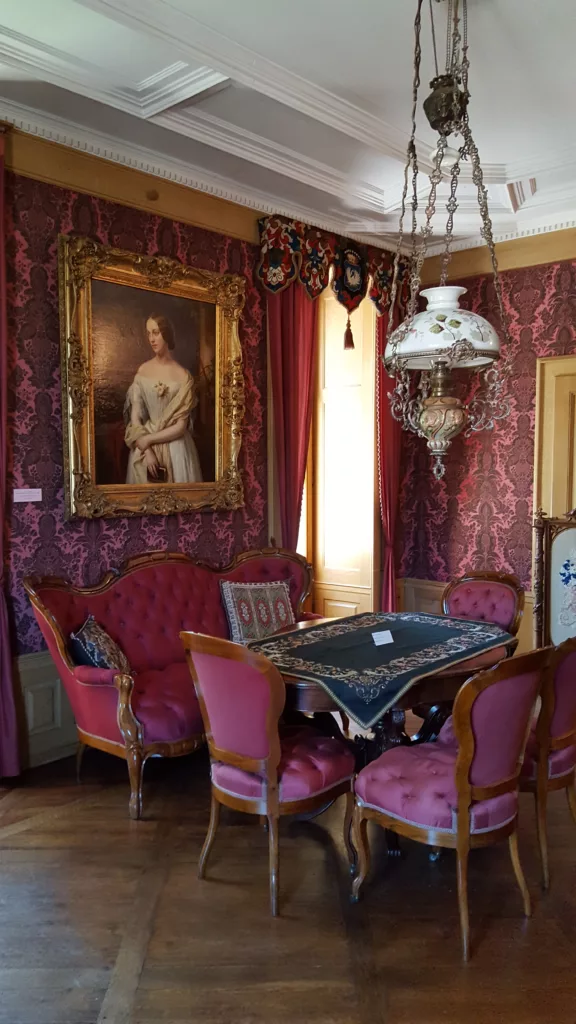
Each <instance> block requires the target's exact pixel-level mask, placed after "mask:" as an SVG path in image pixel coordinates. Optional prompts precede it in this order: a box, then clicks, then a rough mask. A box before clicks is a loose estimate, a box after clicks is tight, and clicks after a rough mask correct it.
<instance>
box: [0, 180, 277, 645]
mask: <svg viewBox="0 0 576 1024" xmlns="http://www.w3.org/2000/svg"><path fill="white" fill-rule="evenodd" d="M7 178H8V182H7V183H8V195H7V209H8V224H7V231H8V304H9V305H8V320H9V349H10V350H9V359H10V383H9V388H10V409H9V432H10V439H9V440H10V456H9V457H10V479H9V489H10V490H11V488H12V487H41V488H42V491H43V500H42V503H41V504H38V505H25V504H16V505H14V506H13V508H12V514H11V518H10V519H9V521H8V523H7V530H8V537H7V542H8V554H9V565H8V586H9V593H10V612H11V616H12V625H13V628H14V633H15V638H16V649H17V651H18V653H20V654H22V653H27V652H32V651H36V650H38V649H40V648H41V647H42V646H43V642H42V639H41V635H40V632H39V630H38V628H37V626H36V623H35V620H34V616H33V614H32V611H31V608H30V606H29V603H28V599H27V597H26V595H25V593H24V591H23V589H22V586H21V579H22V577H23V576H25V575H26V574H27V573H32V572H34V573H42V574H47V573H51V574H54V575H58V576H67V577H68V578H69V579H71V580H73V581H74V582H77V583H94V582H96V581H97V580H98V579H99V578H100V576H101V575H102V573H103V572H104V571H105V570H107V569H108V568H110V567H112V566H117V565H119V564H120V563H121V562H122V561H123V560H124V559H125V558H128V557H129V556H131V555H135V554H138V553H140V552H142V551H146V550H149V549H152V548H165V549H171V550H180V551H184V552H186V553H188V554H191V555H193V556H194V557H198V558H200V559H202V560H204V561H209V562H212V563H213V564H217V565H218V564H219V565H222V564H225V563H226V562H228V561H229V560H230V559H231V558H232V557H233V555H234V554H235V553H237V552H239V551H242V550H246V549H248V548H253V547H259V546H261V545H263V544H265V543H266V539H267V537H266V513H267V509H266V495H267V482H266V335H265V311H264V304H263V300H262V297H261V294H260V292H259V291H258V289H257V288H256V287H255V284H254V276H253V275H254V268H255V266H256V263H257V258H258V255H259V254H258V249H257V247H256V246H253V245H250V244H248V243H245V242H241V241H238V240H236V239H231V238H227V237H225V236H223V235H218V234H214V233H213V232H210V231H205V230H202V229H200V228H194V227H190V226H188V225H184V224H178V223H174V222H172V221H168V220H164V219H162V218H161V217H155V216H153V215H151V214H149V213H144V212H140V211H138V210H132V209H130V208H128V207H123V206H118V205H116V204H114V203H108V202H104V201H102V200H100V199H95V198H92V197H90V196H86V195H79V194H76V193H74V192H70V191H67V190H65V189H61V188H57V187H55V186H52V185H47V184H44V183H42V182H39V181H34V180H31V179H29V178H23V177H19V176H17V175H8V176H7ZM72 233H74V234H79V235H85V236H89V237H92V238H94V239H95V240H97V241H99V242H102V243H103V244H105V245H114V246H117V247H119V248H122V249H130V250H132V251H133V252H142V253H148V254H152V253H160V254H162V255H165V256H170V257H172V258H174V259H178V260H181V261H182V262H183V263H188V264H192V265H195V266H198V267H201V268H203V269H206V270H215V271H219V272H228V273H235V274H244V275H245V277H246V279H247V301H246V306H245V310H244V317H243V320H242V322H241V325H240V336H241V340H242V346H243V350H244V359H245V374H246V417H245V420H244V439H243V444H242V450H241V456H240V465H241V468H242V472H243V475H244V485H245V497H246V505H245V507H244V508H242V509H238V510H237V511H234V512H217V513H214V512H211V511H210V510H206V511H198V512H195V513H190V514H187V515H181V516H168V517H165V518H164V517H160V516H149V517H135V518H134V519H117V520H76V521H72V522H65V520H64V495H63V474H62V428H61V420H62V408H61V398H60V342H59V319H58V275H57V239H58V235H59V234H72Z"/></svg>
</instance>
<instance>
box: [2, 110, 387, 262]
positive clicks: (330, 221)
mask: <svg viewBox="0 0 576 1024" xmlns="http://www.w3.org/2000/svg"><path fill="white" fill-rule="evenodd" d="M2 117H3V120H4V121H5V122H7V123H9V124H12V125H14V127H15V128H18V129H19V130H20V131H23V132H26V133H27V134H31V135H37V136H39V137H40V138H43V139H47V140H48V141H50V142H56V143H58V144H59V145H62V146H67V147H69V148H72V149H77V150H80V151H81V152H83V153H87V154H90V155H92V156H94V157H98V158H99V159H103V160H108V161H111V162H113V163H118V164H122V165H124V166H126V167H132V168H134V169H135V170H139V171H143V172H144V173H145V174H151V175H154V176H155V177H159V178H165V179H166V180H168V181H172V182H175V183H176V184H179V185H184V186H186V187H187V188H191V189H195V190H196V191H199V192H205V193H207V194H209V195H212V196H215V197H217V198H219V199H225V200H226V201H227V202H231V203H236V204H237V205H239V206H246V207H249V208H250V209H253V210H256V211H258V213H260V214H262V215H263V216H264V215H267V214H279V215H281V216H284V217H289V218H291V219H294V220H301V221H304V222H305V223H307V224H311V225H312V226H314V227H318V228H321V229H323V230H325V231H332V232H335V233H336V234H340V235H345V236H348V237H350V238H355V239H356V240H357V241H360V242H364V243H367V244H370V245H377V246H380V247H381V248H386V249H391V248H395V241H394V239H393V238H388V237H386V236H382V238H380V239H378V240H376V239H375V238H373V237H369V238H367V237H365V236H363V235H355V234H351V232H350V231H349V230H348V222H346V221H344V220H341V219H339V218H337V217H334V218H332V217H326V216H325V215H324V214H322V213H319V212H318V211H316V210H311V209H308V208H307V207H305V206H292V205H290V204H286V201H285V200H284V199H282V198H281V197H279V196H275V195H272V194H269V193H265V192H259V191H256V190H250V189H245V188H244V187H241V186H239V185H238V184H237V182H234V181H232V180H230V179H227V178H225V177H224V176H222V175H218V174H211V173H210V174H208V172H207V171H206V170H204V169H202V168H199V167H196V166H194V165H192V164H188V163H185V162H184V161H179V160H175V159H167V158H166V156H165V155H163V154H162V153H158V152H156V151H154V150H149V149H145V148H143V147H140V146H135V145H129V144H128V143H126V142H124V141H122V140H121V139H118V138H116V137H115V136H112V135H106V134H104V133H101V132H96V131H92V130H89V129H87V128H85V127H84V126H82V125H78V124H74V123H71V122H69V121H65V120H64V119H62V118H58V117H54V116H52V115H47V114H45V113H44V112H42V111H39V110H35V109H33V108H31V107H26V106H24V105H23V104H18V103H12V102H10V101H4V100H2Z"/></svg>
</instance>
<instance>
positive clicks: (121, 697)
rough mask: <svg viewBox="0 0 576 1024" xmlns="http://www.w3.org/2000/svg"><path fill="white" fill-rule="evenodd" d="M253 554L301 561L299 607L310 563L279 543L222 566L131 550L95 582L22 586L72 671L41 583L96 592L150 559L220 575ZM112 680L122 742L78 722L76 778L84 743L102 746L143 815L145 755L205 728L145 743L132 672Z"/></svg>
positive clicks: (172, 753) (46, 579)
mask: <svg viewBox="0 0 576 1024" xmlns="http://www.w3.org/2000/svg"><path fill="white" fill-rule="evenodd" d="M256 557H262V558H278V559H286V558H290V559H292V560H293V561H296V562H299V563H301V565H302V569H303V572H304V587H303V590H302V593H301V594H300V597H299V599H298V604H297V613H300V612H301V610H302V607H303V605H304V602H305V601H306V599H307V597H308V595H309V593H310V590H311V587H312V566H311V565H310V564H309V563H308V562H307V561H306V559H305V558H303V557H302V555H298V554H296V552H294V551H287V550H284V549H283V548H259V549H256V550H253V551H244V552H242V553H241V554H239V555H236V557H235V558H233V559H232V561H231V562H230V563H229V564H228V565H226V566H224V567H223V568H215V567H214V566H213V565H209V564H207V563H205V562H201V561H198V560H196V559H193V558H190V557H189V556H188V555H185V554H182V553H181V552H178V551H148V552H145V553H144V554H141V555H135V556H134V557H133V558H129V559H127V560H126V561H125V562H124V563H123V565H122V567H121V568H120V569H111V570H109V571H108V572H107V573H105V575H104V576H103V577H102V579H101V580H100V581H99V583H96V584H95V585H94V586H91V587H76V586H72V585H71V584H70V583H68V582H67V581H66V580H64V579H61V578H60V577H58V576H43V577H42V576H26V578H25V579H24V581H23V583H24V589H25V590H26V593H27V594H28V597H29V598H30V602H31V604H32V605H33V607H34V609H35V611H36V613H37V615H39V616H41V617H42V618H43V619H44V620H45V622H46V623H47V625H48V627H49V628H50V630H51V632H52V633H53V634H54V637H55V640H56V644H57V646H58V652H59V654H60V657H61V658H62V661H63V662H64V664H65V665H66V666H67V668H68V669H69V670H70V672H73V671H74V668H75V665H74V664H73V662H72V659H71V657H70V654H69V652H68V647H67V644H66V638H65V637H64V636H63V635H62V632H61V630H60V626H59V625H58V622H57V621H56V619H55V617H54V616H53V615H52V613H51V612H50V611H49V610H48V608H46V607H45V605H44V604H43V602H42V599H41V597H40V595H39V593H38V591H39V590H41V589H42V588H43V587H50V588H51V589H60V590H66V591H68V592H69V591H73V592H74V593H76V594H86V595H89V594H101V593H103V592H104V591H106V590H108V589H109V588H110V587H111V586H112V585H113V584H114V583H116V582H117V581H118V579H120V578H122V577H125V576H130V575H131V574H132V573H134V572H136V571H138V569H140V568H142V567H143V566H147V565H151V564H153V563H158V562H187V563H192V564H193V565H197V566H200V567H201V568H203V569H206V570H208V571H210V572H213V573H215V574H217V575H223V574H225V573H227V572H231V571H232V570H233V569H235V568H237V566H239V565H241V564H242V563H243V562H246V561H251V560H252V559H254V558H256ZM76 685H77V686H81V687H82V686H88V685H90V687H91V688H92V687H93V686H94V684H92V683H90V684H87V683H81V682H80V681H79V680H76ZM114 685H115V687H116V689H117V690H118V725H119V727H120V732H121V734H122V737H123V739H124V745H123V744H121V743H116V742H114V741H112V740H107V739H104V738H102V737H101V736H96V735H94V734H92V733H89V732H86V731H84V730H83V729H80V728H78V727H77V733H78V740H79V745H78V751H77V756H76V771H77V777H78V780H79V779H80V771H81V765H82V759H83V756H84V753H85V750H86V747H94V748H95V749H96V750H102V751H104V752H105V753H106V754H113V755H114V756H115V757H121V758H123V759H124V760H125V761H126V762H127V766H128V776H129V781H130V803H129V813H130V817H131V818H135V819H137V818H140V817H141V816H142V784H143V777H144V765H145V764H146V761H147V760H148V758H149V757H182V756H184V755H185V754H190V753H192V752H193V751H194V750H197V749H198V748H199V747H201V746H203V745H204V734H203V733H200V734H198V735H195V736H192V737H190V738H189V739H187V740H181V741H178V742H174V743H145V742H144V738H143V733H142V725H141V723H140V722H139V721H138V718H137V717H136V714H135V713H134V710H133V708H132V693H133V690H134V679H133V677H132V676H131V675H125V674H122V673H118V675H116V676H114Z"/></svg>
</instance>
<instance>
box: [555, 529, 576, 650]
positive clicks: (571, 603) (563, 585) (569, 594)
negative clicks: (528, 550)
mask: <svg viewBox="0 0 576 1024" xmlns="http://www.w3.org/2000/svg"><path fill="white" fill-rule="evenodd" d="M571 636H576V525H575V526H574V527H573V528H572V529H568V530H563V531H562V533H559V534H557V536H556V537H554V539H553V541H552V543H551V546H550V640H551V641H552V643H553V644H561V643H562V642H563V641H564V640H567V639H568V638H569V637H571Z"/></svg>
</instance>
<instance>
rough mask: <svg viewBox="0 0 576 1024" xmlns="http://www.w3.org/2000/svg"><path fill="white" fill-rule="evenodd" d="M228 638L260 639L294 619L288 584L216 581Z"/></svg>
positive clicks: (238, 640) (282, 582) (238, 639)
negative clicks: (222, 604) (218, 584)
mask: <svg viewBox="0 0 576 1024" xmlns="http://www.w3.org/2000/svg"><path fill="white" fill-rule="evenodd" d="M220 589H221V591H222V600H223V602H224V608H225V609H226V616H227V619H228V625H229V626H230V639H231V640H234V641H235V642H236V643H238V644H246V643H248V642H249V641H250V640H261V639H262V638H263V637H266V636H270V635H271V634H272V633H276V632H277V631H278V630H279V629H282V627H283V626H290V625H292V623H293V622H295V621H296V620H295V618H294V612H293V610H292V604H291V601H290V592H289V590H288V585H287V584H286V583H285V582H284V580H278V581H277V582H276V583H230V581H229V580H220Z"/></svg>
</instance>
